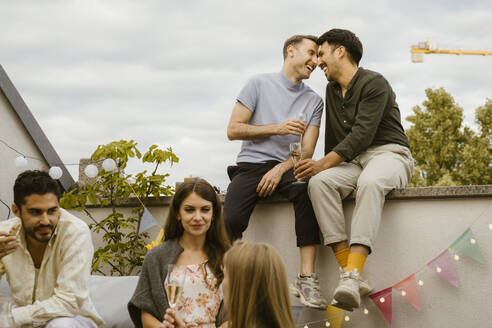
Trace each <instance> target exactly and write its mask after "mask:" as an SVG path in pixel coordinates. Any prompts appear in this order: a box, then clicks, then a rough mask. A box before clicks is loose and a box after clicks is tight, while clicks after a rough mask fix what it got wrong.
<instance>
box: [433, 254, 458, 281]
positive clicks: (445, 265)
mask: <svg viewBox="0 0 492 328" xmlns="http://www.w3.org/2000/svg"><path fill="white" fill-rule="evenodd" d="M427 266H429V268H431V270H432V271H434V272H435V273H437V274H438V275H440V276H441V277H443V278H444V279H446V280H447V281H448V282H449V283H450V284H451V285H453V286H455V287H458V278H457V277H456V272H455V271H454V266H453V262H452V261H451V255H450V254H449V251H448V250H447V249H446V250H445V251H444V252H442V253H441V254H439V256H438V257H436V258H435V259H433V260H432V261H430V262H429V263H427Z"/></svg>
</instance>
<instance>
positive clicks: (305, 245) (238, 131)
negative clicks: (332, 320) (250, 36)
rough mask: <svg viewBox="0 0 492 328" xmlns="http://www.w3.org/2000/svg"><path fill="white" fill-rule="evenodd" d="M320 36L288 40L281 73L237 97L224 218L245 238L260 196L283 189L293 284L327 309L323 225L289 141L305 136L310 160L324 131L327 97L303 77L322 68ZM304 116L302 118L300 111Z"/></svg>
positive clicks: (258, 79) (307, 300)
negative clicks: (319, 268)
mask: <svg viewBox="0 0 492 328" xmlns="http://www.w3.org/2000/svg"><path fill="white" fill-rule="evenodd" d="M316 40H317V39H316V37H313V36H303V35H296V36H293V37H291V38H289V39H288V40H287V41H286V42H285V44H284V49H283V50H284V51H283V53H284V64H283V66H282V70H281V71H280V72H278V73H270V74H261V75H257V76H254V77H253V78H252V79H250V80H249V81H248V82H247V84H246V85H245V86H244V88H243V89H242V90H241V92H240V94H239V96H238V97H237V102H236V105H235V106H234V109H233V112H232V115H231V119H230V122H229V126H228V128H227V136H228V137H229V139H230V140H243V142H242V147H241V151H240V153H239V155H238V157H237V165H235V166H230V167H228V174H229V177H230V178H231V183H230V184H229V187H228V188H227V194H226V198H225V202H224V216H225V221H226V225H227V229H228V232H229V235H230V236H231V239H232V240H234V239H238V238H241V237H242V233H243V231H244V230H246V228H247V226H248V222H249V218H250V215H251V213H252V211H253V209H254V207H255V205H256V202H257V201H258V200H259V199H260V198H261V197H267V196H270V195H272V194H273V193H274V192H277V191H278V192H279V193H281V194H282V195H284V196H285V197H286V198H287V199H289V200H290V201H292V202H293V205H294V213H295V230H296V236H297V246H298V247H299V249H300V255H301V261H300V262H301V268H300V274H299V275H298V277H297V278H296V280H295V282H294V283H293V284H292V285H291V286H290V288H291V291H292V292H293V293H294V295H296V296H298V297H300V300H301V302H302V303H303V304H304V305H306V306H310V307H314V308H326V306H327V302H326V299H324V298H323V296H321V294H320V292H319V284H318V279H317V277H316V274H315V273H314V267H315V257H316V245H317V244H319V243H320V236H319V227H318V224H317V220H316V217H315V215H314V210H313V207H312V205H311V201H310V200H309V197H308V194H307V184H293V182H295V181H296V179H295V177H294V175H293V170H292V168H293V162H292V160H291V159H290V157H289V144H290V143H294V142H299V141H301V140H302V158H311V157H312V155H313V152H314V148H315V146H316V142H317V140H318V135H319V126H320V122H321V115H322V113H323V100H322V99H321V97H320V96H319V95H317V94H316V93H315V92H314V91H313V90H312V89H311V88H309V87H308V86H307V85H305V84H304V83H303V82H302V80H304V79H307V78H309V76H310V75H311V72H312V71H313V70H314V68H315V67H316V66H317V61H318V59H317V54H318V53H317V45H316ZM301 113H303V114H304V120H305V121H303V120H300V119H298V118H299V114H301Z"/></svg>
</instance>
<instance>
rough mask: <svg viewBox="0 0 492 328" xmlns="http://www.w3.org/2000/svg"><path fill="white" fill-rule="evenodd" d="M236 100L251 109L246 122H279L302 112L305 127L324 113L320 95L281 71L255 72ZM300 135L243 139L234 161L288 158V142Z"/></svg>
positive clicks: (252, 161)
mask: <svg viewBox="0 0 492 328" xmlns="http://www.w3.org/2000/svg"><path fill="white" fill-rule="evenodd" d="M237 101H239V102H241V103H242V104H243V105H244V106H246V107H247V108H248V109H249V110H250V111H251V112H253V115H252V116H251V119H250V120H249V122H248V123H249V124H251V125H267V124H278V123H282V122H284V121H286V120H288V119H290V118H298V117H299V114H300V113H301V112H303V113H304V114H305V117H306V128H307V126H309V125H314V126H320V124H321V116H322V115H323V99H322V98H321V97H320V96H319V95H318V94H317V93H316V92H314V91H313V90H312V89H311V88H310V87H308V86H307V85H305V84H304V83H303V82H300V83H298V84H295V83H293V82H291V81H290V80H289V79H288V78H287V77H286V76H285V75H284V73H282V72H278V73H267V74H260V75H256V76H254V77H253V78H251V79H250V80H249V81H248V82H247V83H246V85H245V86H244V87H243V89H242V90H241V92H240V93H239V96H238V97H237ZM299 138H300V137H299V136H295V135H292V134H287V135H274V136H271V137H268V138H264V139H255V140H244V141H243V143H242V146H241V151H240V152H239V155H238V156H237V163H244V162H246V163H265V162H266V161H271V160H274V161H279V162H283V161H285V160H286V159H287V158H289V144H290V143H291V142H296V141H299Z"/></svg>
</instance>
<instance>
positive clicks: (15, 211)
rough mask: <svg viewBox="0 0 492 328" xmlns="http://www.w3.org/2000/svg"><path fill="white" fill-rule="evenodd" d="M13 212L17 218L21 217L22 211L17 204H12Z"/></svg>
mask: <svg viewBox="0 0 492 328" xmlns="http://www.w3.org/2000/svg"><path fill="white" fill-rule="evenodd" d="M12 212H13V213H14V215H15V216H17V217H20V214H21V210H20V208H18V207H17V205H15V203H12Z"/></svg>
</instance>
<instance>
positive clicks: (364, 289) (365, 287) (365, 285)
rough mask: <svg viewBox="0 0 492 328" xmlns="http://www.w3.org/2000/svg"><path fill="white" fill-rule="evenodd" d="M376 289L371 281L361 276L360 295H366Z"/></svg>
mask: <svg viewBox="0 0 492 328" xmlns="http://www.w3.org/2000/svg"><path fill="white" fill-rule="evenodd" d="M373 290H374V288H373V287H372V286H371V285H369V282H368V281H367V280H363V279H362V277H360V280H359V294H360V296H361V297H362V296H366V295H368V294H369V293H370V292H372V291H373Z"/></svg>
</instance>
